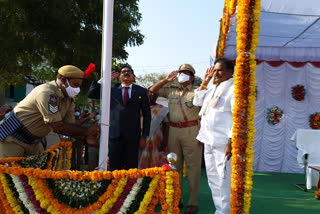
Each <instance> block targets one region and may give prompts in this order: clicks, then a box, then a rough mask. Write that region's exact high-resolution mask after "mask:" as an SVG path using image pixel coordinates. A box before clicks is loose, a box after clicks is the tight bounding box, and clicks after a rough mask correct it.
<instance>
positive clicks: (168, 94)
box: [159, 85, 200, 123]
mask: <svg viewBox="0 0 320 214" xmlns="http://www.w3.org/2000/svg"><path fill="white" fill-rule="evenodd" d="M178 94H179V95H180V100H181V106H182V108H183V110H184V112H185V114H186V116H187V120H188V121H193V120H199V111H200V107H198V106H194V105H193V104H192V102H193V97H194V90H193V88H192V85H189V86H187V87H185V88H178V87H163V88H161V89H160V90H159V96H160V97H165V98H167V99H168V107H169V113H170V122H174V123H180V122H185V121H186V120H185V119H184V116H183V113H182V111H181V108H180V105H179V102H178V100H179V97H178Z"/></svg>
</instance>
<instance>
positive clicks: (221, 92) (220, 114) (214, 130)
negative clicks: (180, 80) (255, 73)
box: [193, 79, 234, 214]
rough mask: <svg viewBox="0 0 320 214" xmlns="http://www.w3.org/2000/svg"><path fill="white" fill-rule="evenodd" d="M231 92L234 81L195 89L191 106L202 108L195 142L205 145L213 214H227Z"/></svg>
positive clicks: (229, 182)
mask: <svg viewBox="0 0 320 214" xmlns="http://www.w3.org/2000/svg"><path fill="white" fill-rule="evenodd" d="M233 90H234V86H233V79H229V80H227V81H224V82H222V83H220V84H219V85H218V86H216V85H213V86H212V87H211V88H210V89H208V90H202V91H198V89H196V90H195V97H194V99H193V105H196V106H202V107H201V110H200V113H199V114H200V116H201V127H200V131H199V134H198V136H197V139H198V140H199V141H200V142H202V143H204V144H205V146H204V158H205V163H206V171H207V176H208V184H209V187H210V189H211V193H212V199H213V201H214V204H215V207H216V212H215V214H228V213H230V187H231V160H229V161H226V159H225V153H224V149H225V146H226V144H227V143H228V138H231V136H232V109H233V105H234V93H233Z"/></svg>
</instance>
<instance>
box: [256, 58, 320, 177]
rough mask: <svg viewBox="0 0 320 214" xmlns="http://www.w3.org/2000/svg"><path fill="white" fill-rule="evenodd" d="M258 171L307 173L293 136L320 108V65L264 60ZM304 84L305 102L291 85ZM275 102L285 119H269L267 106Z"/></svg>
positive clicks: (258, 121)
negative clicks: (274, 121) (296, 96)
mask: <svg viewBox="0 0 320 214" xmlns="http://www.w3.org/2000/svg"><path fill="white" fill-rule="evenodd" d="M256 81H257V101H256V104H255V107H256V115H255V128H256V130H257V132H256V134H255V143H254V150H255V159H254V171H268V172H290V173H292V172H295V173H303V169H301V168H300V167H299V165H298V162H297V150H296V148H295V146H294V144H293V143H292V142H291V141H290V138H291V137H292V135H293V134H294V132H295V130H296V129H299V128H303V129H308V128H310V127H309V116H310V114H313V113H315V112H317V111H319V110H320V84H319V83H320V68H317V67H314V66H313V65H311V64H310V63H307V64H306V65H305V66H303V67H299V68H297V67H293V66H291V65H290V64H289V63H284V64H282V65H281V66H279V67H272V66H270V65H269V64H268V63H267V62H263V63H261V64H259V65H258V66H257V69H256ZM298 84H300V85H304V86H305V89H306V96H305V99H304V100H303V101H296V100H295V99H293V98H292V95H291V88H292V87H293V86H295V85H298ZM273 105H276V106H278V107H279V108H280V109H282V110H283V112H284V117H283V118H282V120H281V121H280V122H279V123H278V124H276V125H272V124H269V123H268V122H267V119H266V116H267V109H268V108H270V107H272V106H273Z"/></svg>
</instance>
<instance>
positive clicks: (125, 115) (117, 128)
mask: <svg viewBox="0 0 320 214" xmlns="http://www.w3.org/2000/svg"><path fill="white" fill-rule="evenodd" d="M99 85H100V84H99ZM88 97H89V98H97V97H100V87H99V86H97V85H96V86H95V87H91V88H90V90H89V92H88ZM110 99H111V100H110V128H109V138H118V137H120V136H121V135H126V136H127V137H132V138H136V137H140V136H141V135H142V136H144V137H147V136H148V135H149V130H150V121H151V112H150V105H149V101H148V96H147V90H146V89H145V88H143V87H141V86H138V85H135V84H133V85H132V89H131V98H130V99H129V101H128V103H127V105H126V106H124V105H123V99H122V86H121V83H114V84H112V85H111V98H110ZM141 116H142V117H143V128H142V132H141Z"/></svg>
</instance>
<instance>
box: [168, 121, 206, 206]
mask: <svg viewBox="0 0 320 214" xmlns="http://www.w3.org/2000/svg"><path fill="white" fill-rule="evenodd" d="M198 132H199V127H198V126H192V127H186V128H176V127H172V126H170V129H169V143H168V147H169V152H174V153H176V154H177V155H178V160H177V162H176V164H174V165H175V166H176V167H177V171H178V172H179V174H180V188H181V193H182V177H183V173H182V171H183V162H184V160H185V161H186V168H187V179H188V190H189V202H188V205H195V206H198V201H199V186H200V176H201V160H202V148H203V145H202V144H201V143H200V142H198V141H197V140H196V137H197V135H198Z"/></svg>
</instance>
